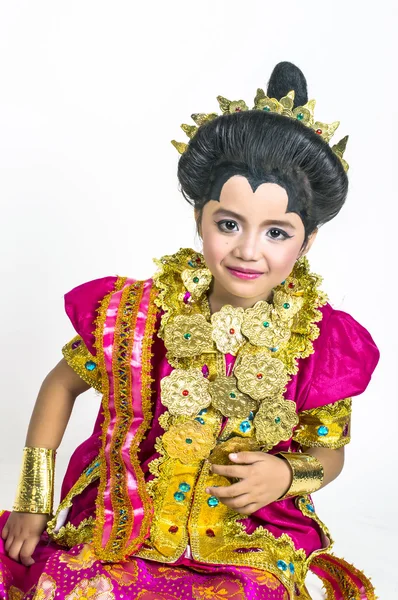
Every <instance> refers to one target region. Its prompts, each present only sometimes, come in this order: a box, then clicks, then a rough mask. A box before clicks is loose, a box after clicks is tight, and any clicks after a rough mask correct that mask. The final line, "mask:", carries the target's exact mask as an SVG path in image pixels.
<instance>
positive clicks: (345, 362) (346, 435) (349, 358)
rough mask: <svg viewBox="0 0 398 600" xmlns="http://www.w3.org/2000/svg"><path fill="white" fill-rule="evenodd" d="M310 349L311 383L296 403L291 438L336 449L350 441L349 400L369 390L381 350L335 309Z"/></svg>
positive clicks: (304, 445)
mask: <svg viewBox="0 0 398 600" xmlns="http://www.w3.org/2000/svg"><path fill="white" fill-rule="evenodd" d="M314 349H315V356H314V359H315V360H314V367H313V372H312V377H311V383H310V385H309V386H308V387H307V390H306V394H305V397H304V398H301V399H300V402H299V404H298V417H299V425H298V427H297V429H296V430H295V432H294V436H293V439H294V440H295V441H296V442H298V443H299V444H300V445H301V446H303V447H313V446H322V447H328V448H339V447H341V446H344V445H345V444H347V443H348V442H349V441H350V417H351V405H352V400H351V399H352V397H353V396H358V395H359V394H362V392H364V391H365V389H366V388H367V386H368V384H369V382H370V379H371V377H372V374H373V371H374V370H375V368H376V365H377V363H378V360H379V351H378V349H377V346H376V344H375V342H374V341H373V339H372V337H371V335H370V333H369V332H368V331H367V330H366V329H365V328H364V327H363V326H362V325H360V323H358V322H357V321H356V320H355V319H353V318H352V317H351V316H350V315H349V314H347V313H345V312H343V311H339V310H333V309H331V310H330V313H329V315H328V318H327V322H326V323H325V324H324V325H323V327H322V329H321V335H320V337H319V338H318V340H316V342H315V344H314Z"/></svg>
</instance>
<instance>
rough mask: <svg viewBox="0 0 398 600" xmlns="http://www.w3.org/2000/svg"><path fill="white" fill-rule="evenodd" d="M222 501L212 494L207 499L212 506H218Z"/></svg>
mask: <svg viewBox="0 0 398 600" xmlns="http://www.w3.org/2000/svg"><path fill="white" fill-rule="evenodd" d="M219 503H220V501H219V499H218V498H216V497H215V496H210V498H209V499H208V501H207V504H208V505H209V506H211V507H212V508H214V507H215V506H218V505H219Z"/></svg>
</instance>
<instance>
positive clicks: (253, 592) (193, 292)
mask: <svg viewBox="0 0 398 600" xmlns="http://www.w3.org/2000/svg"><path fill="white" fill-rule="evenodd" d="M218 99H219V103H220V106H221V109H222V113H223V114H222V115H220V116H217V115H215V114H208V115H204V114H198V115H193V119H194V121H195V122H196V124H197V125H198V126H199V127H195V126H190V125H183V126H182V127H183V129H184V131H185V132H186V133H187V134H188V136H189V137H190V141H189V143H188V145H185V144H181V143H178V142H173V143H174V145H175V146H176V147H177V149H178V150H179V151H180V153H181V154H182V156H181V158H180V161H179V166H178V178H179V182H180V184H181V190H182V193H183V195H184V197H185V198H186V199H187V200H188V201H189V202H190V203H191V204H192V205H193V206H194V210H195V218H196V221H197V226H198V232H199V234H200V236H201V238H202V240H203V255H202V254H199V253H197V252H194V251H193V250H191V249H181V250H179V251H178V252H176V253H175V254H173V255H171V256H164V257H163V258H161V259H160V260H158V261H157V264H158V267H159V269H158V272H157V273H156V274H155V275H154V277H153V278H151V279H147V280H145V281H137V280H134V279H130V278H126V277H104V278H102V279H97V280H95V281H89V282H87V283H84V284H83V285H80V286H78V287H76V288H75V289H73V290H72V291H70V292H69V293H67V294H66V296H65V304H66V312H67V314H68V316H69V318H70V320H71V322H72V324H73V326H74V328H75V330H76V332H77V335H76V337H74V338H73V339H72V340H71V341H70V342H69V343H68V344H66V346H65V347H64V348H63V354H64V359H63V360H61V361H60V362H59V363H58V365H57V366H56V367H55V368H54V369H53V370H52V371H51V372H50V374H49V375H48V376H47V377H46V379H45V381H44V383H43V385H42V388H41V390H40V393H39V396H38V399H37V402H36V405H35V408H34V411H33V415H32V419H31V422H30V426H29V430H28V435H27V440H26V448H25V449H24V453H23V465H22V470H21V477H20V484H19V487H18V491H17V496H16V500H15V505H14V509H13V512H12V513H11V514H10V513H7V512H4V513H3V515H2V516H1V517H0V530H1V531H2V542H1V548H0V551H1V562H0V569H1V570H0V597H1V598H3V599H4V600H6V599H16V598H18V599H24V600H28V599H32V598H35V599H39V598H40V599H45V600H49V599H53V598H57V599H59V600H62V599H67V600H77V599H78V598H84V599H88V598H89V599H90V600H97V599H98V600H113V599H117V600H119V599H123V598H132V599H135V598H140V599H147V600H149V599H152V600H155V599H156V600H160V599H164V600H172V599H181V598H183V599H212V598H216V599H218V600H221V599H225V598H233V599H234V600H238V599H239V600H244V599H245V598H250V599H255V598H258V599H271V598H272V599H275V600H277V599H278V600H282V599H283V600H288V599H294V598H299V599H300V600H302V599H305V598H307V599H308V598H309V597H310V596H309V594H308V591H307V590H306V587H305V577H306V574H307V572H308V570H309V569H310V570H311V571H313V572H314V573H316V574H317V575H318V576H319V577H320V578H321V579H322V581H323V583H324V586H325V588H326V593H327V598H329V599H340V600H341V599H349V598H357V599H359V598H362V599H369V600H370V599H373V598H375V595H374V590H373V587H372V585H371V584H370V582H369V581H368V579H367V578H366V577H365V576H364V575H363V573H362V572H360V571H358V570H356V569H355V568H354V567H353V566H352V565H350V564H348V563H347V562H345V561H344V560H342V559H339V558H337V557H335V556H334V555H333V554H331V553H330V550H331V546H332V539H331V536H330V534H329V531H328V529H327V528H326V526H325V525H324V524H323V523H322V521H321V520H320V518H319V517H318V515H317V513H316V510H315V507H314V504H313V501H312V497H311V495H310V494H311V493H313V492H315V491H316V490H318V489H319V488H322V487H324V486H325V485H328V484H329V483H330V482H331V481H333V480H334V479H335V478H336V477H337V476H338V475H339V473H340V472H341V470H342V468H343V463H344V446H345V445H346V444H347V443H348V442H349V441H350V413H351V398H352V397H353V396H356V395H358V394H360V393H362V392H363V391H364V390H365V389H366V387H367V385H368V383H369V380H370V378H371V375H372V372H373V370H374V368H375V366H376V364H377V361H378V350H377V348H376V346H375V344H374V342H373V340H372V338H371V336H370V335H369V333H368V332H367V331H366V330H365V329H364V328H363V327H362V326H361V325H360V324H359V323H357V322H356V321H355V320H354V319H353V318H352V317H351V316H350V315H348V314H347V313H344V312H341V311H338V310H334V309H333V308H332V307H331V306H330V304H328V303H327V301H326V296H325V295H324V293H323V292H321V291H320V290H319V284H320V278H319V277H318V276H317V275H315V274H313V273H311V271H310V268H309V265H308V262H307V258H306V257H305V256H304V255H305V254H306V253H307V252H308V251H309V249H310V248H311V246H312V244H313V243H314V241H315V238H316V236H317V231H318V227H319V226H320V225H322V224H324V223H326V222H327V221H329V220H331V219H332V218H333V217H335V216H336V215H337V213H338V212H339V211H340V209H341V207H342V205H343V203H344V201H345V198H346V195H347V189H348V181H347V175H346V171H347V168H348V165H347V163H346V162H345V161H344V159H343V153H344V149H345V144H346V141H347V138H344V139H343V140H342V141H341V142H340V143H339V144H337V145H335V146H333V147H331V146H330V145H329V141H330V139H331V137H332V135H333V133H334V131H335V130H336V128H337V126H338V123H333V124H331V125H327V124H325V123H321V122H319V121H315V120H314V115H313V110H314V104H315V103H314V101H310V102H308V97H307V92H306V81H305V78H304V76H303V74H302V73H301V71H300V70H299V69H298V68H297V67H295V66H294V65H292V64H291V63H280V64H279V65H277V67H276V68H275V69H274V72H273V74H272V76H271V79H270V82H269V86H268V90H267V95H266V94H265V93H264V92H263V91H262V90H258V92H257V95H256V98H255V101H254V107H253V109H252V110H249V109H248V107H247V106H246V104H245V103H244V102H243V101H242V100H239V101H236V102H230V101H229V100H227V99H226V98H223V97H221V96H220V97H219V98H218ZM90 387H94V388H95V389H96V390H99V391H100V392H101V393H102V395H103V400H102V406H101V408H100V411H99V414H98V418H97V421H96V423H95V425H94V430H93V434H92V435H91V437H90V438H89V439H88V440H86V441H85V442H84V443H83V444H81V445H80V446H79V447H78V448H77V450H76V451H75V453H74V454H73V456H72V458H71V461H70V464H69V467H68V469H67V473H66V476H65V479H64V482H63V486H62V494H61V503H60V505H59V507H58V510H57V511H56V513H55V515H53V514H52V487H53V474H54V457H55V451H56V449H57V448H58V446H59V444H60V442H61V439H62V436H63V433H64V430H65V427H66V425H67V422H68V419H69V416H70V413H71V410H72V408H73V404H74V401H75V399H76V398H77V396H79V395H80V394H82V393H83V392H85V391H86V390H87V389H89V388H90Z"/></svg>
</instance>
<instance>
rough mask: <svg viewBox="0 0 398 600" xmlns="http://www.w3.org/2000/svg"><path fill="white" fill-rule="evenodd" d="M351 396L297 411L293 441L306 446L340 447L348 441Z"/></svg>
mask: <svg viewBox="0 0 398 600" xmlns="http://www.w3.org/2000/svg"><path fill="white" fill-rule="evenodd" d="M351 404H352V401H351V398H346V399H344V400H340V401H339V402H335V403H334V404H326V405H325V406H321V407H319V408H313V409H311V410H306V411H302V412H301V413H299V415H298V416H299V425H298V427H297V429H296V430H295V432H294V434H293V439H294V441H296V442H298V443H299V444H300V445H301V446H303V447H306V448H311V447H323V448H333V449H336V448H341V447H342V446H345V445H346V444H348V443H349V442H350V439H351V438H350V436H349V424H350V417H351Z"/></svg>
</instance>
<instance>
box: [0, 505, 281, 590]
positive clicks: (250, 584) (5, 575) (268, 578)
mask: <svg viewBox="0 0 398 600" xmlns="http://www.w3.org/2000/svg"><path fill="white" fill-rule="evenodd" d="M7 518H8V513H5V514H4V515H2V517H0V530H2V529H3V526H4V524H5V522H6V520H7ZM33 556H34V559H35V561H36V562H35V564H34V565H32V566H31V567H29V568H27V567H23V566H22V565H21V564H19V563H16V562H14V561H13V560H11V559H9V558H8V557H7V556H5V554H4V543H3V540H0V599H1V600H14V599H15V598H18V600H33V596H34V597H35V598H37V599H39V598H40V599H41V600H53V598H56V599H57V600H78V599H79V598H80V599H81V600H82V599H85V598H86V599H87V598H90V599H91V600H122V599H123V598H125V599H126V598H131V600H133V599H134V600H181V599H182V598H183V599H184V600H198V599H201V598H202V599H203V600H206V599H208V600H210V599H212V600H226V599H227V598H228V599H229V598H231V600H287V598H288V597H287V595H286V591H285V588H284V586H283V585H282V584H281V583H280V582H279V581H278V579H277V578H276V577H275V576H273V575H271V574H269V573H267V572H266V571H260V570H257V569H250V568H248V567H234V566H226V565H217V567H216V568H214V567H212V566H211V565H198V564H195V565H193V564H192V563H190V561H186V564H185V565H180V566H178V567H177V566H175V565H167V564H162V563H155V562H152V561H145V560H142V559H139V558H131V559H129V560H127V561H124V562H121V563H116V564H113V565H112V564H106V563H104V562H100V561H98V560H96V559H95V556H94V554H93V551H92V548H91V546H89V545H88V544H86V545H83V544H81V545H79V546H76V547H75V548H72V549H71V550H68V551H66V550H63V549H60V548H59V547H57V546H56V544H53V543H50V544H48V540H47V539H46V537H45V536H42V539H41V541H40V542H39V545H38V546H37V548H36V551H35V553H34V555H33ZM193 566H194V569H193V568H191V567H193ZM15 588H17V590H19V591H16V590H15ZM20 592H22V596H21V594H20Z"/></svg>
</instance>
